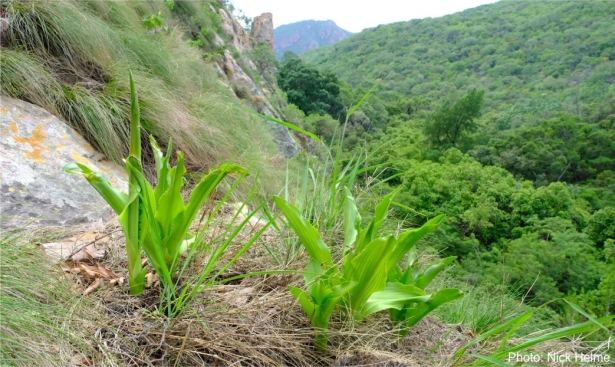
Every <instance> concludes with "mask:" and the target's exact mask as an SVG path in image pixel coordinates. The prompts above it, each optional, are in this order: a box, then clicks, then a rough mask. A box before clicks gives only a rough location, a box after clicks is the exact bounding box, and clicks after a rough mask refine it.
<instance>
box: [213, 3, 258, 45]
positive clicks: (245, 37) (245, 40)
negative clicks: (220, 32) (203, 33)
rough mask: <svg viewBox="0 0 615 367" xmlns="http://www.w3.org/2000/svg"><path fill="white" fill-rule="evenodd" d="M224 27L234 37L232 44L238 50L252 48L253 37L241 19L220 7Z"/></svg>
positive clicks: (219, 12)
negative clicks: (242, 24) (244, 27)
mask: <svg viewBox="0 0 615 367" xmlns="http://www.w3.org/2000/svg"><path fill="white" fill-rule="evenodd" d="M218 14H219V15H220V19H221V25H222V29H224V32H226V33H227V34H228V35H229V36H231V37H232V45H233V46H234V47H235V48H236V49H237V50H238V51H246V50H250V49H252V46H253V45H252V38H250V35H249V34H248V32H246V31H245V30H244V29H243V27H242V26H241V24H239V21H238V20H237V19H235V18H234V17H232V16H231V15H230V14H229V13H227V11H226V10H224V9H219V10H218Z"/></svg>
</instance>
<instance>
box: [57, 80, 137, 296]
mask: <svg viewBox="0 0 615 367" xmlns="http://www.w3.org/2000/svg"><path fill="white" fill-rule="evenodd" d="M138 103H139V102H138V97H137V91H136V90H135V85H134V80H133V78H132V73H131V74H130V111H131V115H130V152H129V158H130V157H133V159H135V160H137V161H141V122H140V111H139V105H138ZM64 170H65V171H66V172H68V173H72V174H81V175H83V177H85V179H86V180H87V181H88V182H89V183H90V185H92V187H93V188H94V189H95V190H96V191H97V192H98V193H99V194H100V195H101V196H102V197H103V198H104V199H105V200H106V201H107V203H108V204H109V205H110V206H111V208H112V209H113V210H114V211H115V212H116V213H117V214H118V215H119V217H118V221H119V222H120V225H121V226H122V229H123V230H124V234H125V235H126V254H127V256H128V283H129V285H130V293H132V294H141V293H143V289H144V287H145V273H146V269H143V267H142V265H141V241H139V235H140V228H139V225H140V224H141V225H143V223H141V222H140V215H139V195H138V187H137V185H138V180H137V178H136V176H135V175H134V174H133V173H132V171H131V170H130V169H129V168H128V166H127V171H128V176H129V185H130V186H129V188H128V195H126V194H125V193H124V192H122V191H121V190H118V189H115V188H114V187H112V186H111V183H109V181H107V179H106V178H105V177H104V176H103V175H102V174H100V173H99V172H96V171H94V170H92V169H90V168H89V167H88V166H86V165H84V164H81V163H77V162H72V163H69V164H67V165H66V166H64ZM146 232H147V231H141V235H142V236H145V233H146Z"/></svg>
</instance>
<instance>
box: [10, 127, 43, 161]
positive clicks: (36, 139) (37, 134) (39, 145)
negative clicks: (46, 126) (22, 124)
mask: <svg viewBox="0 0 615 367" xmlns="http://www.w3.org/2000/svg"><path fill="white" fill-rule="evenodd" d="M9 125H10V124H9ZM45 137H47V134H45V132H44V131H43V125H42V124H41V125H38V126H37V127H36V128H34V130H32V136H31V137H29V138H26V137H23V136H16V137H15V138H14V139H15V141H16V142H18V143H28V144H30V146H31V147H32V150H30V151H24V153H25V155H26V157H27V158H28V159H31V160H33V161H35V162H38V163H42V162H44V161H45V160H44V159H43V157H42V154H43V151H44V150H49V148H48V147H47V146H46V145H45Z"/></svg>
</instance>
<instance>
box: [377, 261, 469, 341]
mask: <svg viewBox="0 0 615 367" xmlns="http://www.w3.org/2000/svg"><path fill="white" fill-rule="evenodd" d="M456 259H457V257H456V256H450V257H447V258H444V259H441V260H440V261H438V262H436V263H435V264H432V265H430V266H428V267H426V268H424V269H419V268H418V266H417V264H416V260H417V256H416V251H415V249H412V250H411V251H410V253H409V255H408V262H407V267H406V270H405V271H402V269H401V268H400V266H399V265H395V266H394V267H393V269H392V270H391V272H389V281H393V282H398V283H401V284H407V285H408V284H409V285H413V286H415V287H417V288H419V289H422V290H425V288H426V287H427V286H428V285H429V284H430V283H431V281H432V280H433V279H434V278H435V277H436V276H437V275H438V274H440V272H442V271H443V270H444V269H446V268H447V267H448V266H449V265H450V264H451V263H452V262H453V261H455V260H456ZM462 297H463V293H462V292H461V291H460V290H459V289H457V288H446V289H441V290H439V291H438V292H436V294H434V295H432V296H431V298H430V299H428V300H427V301H425V302H420V303H417V302H406V303H405V304H404V305H403V306H402V307H401V309H395V308H391V309H389V316H390V317H391V321H392V322H393V325H394V326H395V327H396V328H397V329H398V333H399V336H400V337H402V338H403V337H405V336H406V335H408V332H409V331H410V328H411V327H412V326H414V325H416V323H418V322H419V321H421V319H422V318H423V317H425V316H426V315H427V314H429V313H430V312H431V311H433V310H435V309H436V308H437V307H439V306H441V305H443V304H445V303H447V302H451V301H454V300H456V299H460V298H462Z"/></svg>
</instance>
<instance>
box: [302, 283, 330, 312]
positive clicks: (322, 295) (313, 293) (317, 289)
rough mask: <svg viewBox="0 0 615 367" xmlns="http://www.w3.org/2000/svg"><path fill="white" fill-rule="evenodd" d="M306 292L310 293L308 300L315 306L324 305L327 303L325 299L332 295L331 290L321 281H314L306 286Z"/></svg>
mask: <svg viewBox="0 0 615 367" xmlns="http://www.w3.org/2000/svg"><path fill="white" fill-rule="evenodd" d="M308 290H309V291H310V298H311V299H312V302H314V304H316V305H317V306H322V305H324V304H325V303H326V302H327V299H329V298H330V296H331V295H332V294H333V292H332V291H331V289H329V287H327V284H326V283H325V282H324V281H323V280H322V279H318V280H316V281H314V282H313V283H312V284H311V285H309V286H308Z"/></svg>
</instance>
